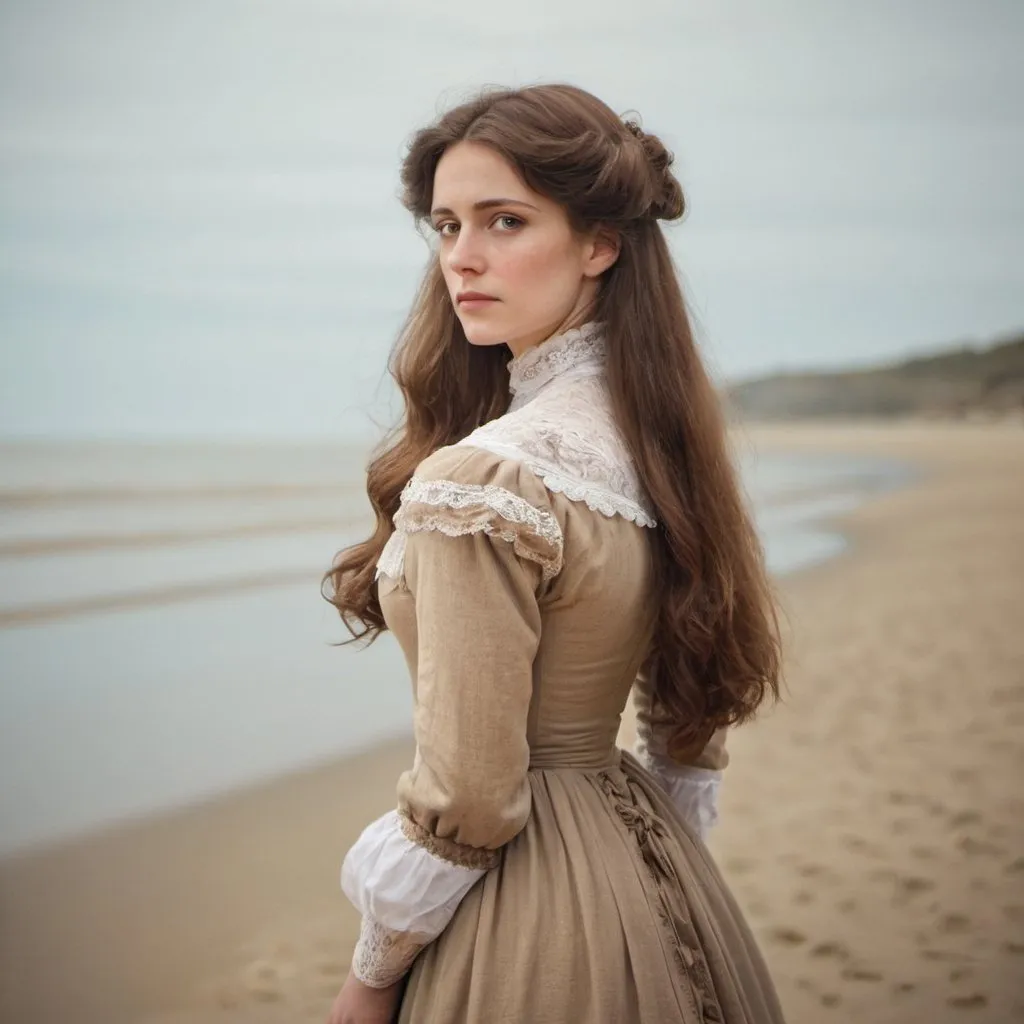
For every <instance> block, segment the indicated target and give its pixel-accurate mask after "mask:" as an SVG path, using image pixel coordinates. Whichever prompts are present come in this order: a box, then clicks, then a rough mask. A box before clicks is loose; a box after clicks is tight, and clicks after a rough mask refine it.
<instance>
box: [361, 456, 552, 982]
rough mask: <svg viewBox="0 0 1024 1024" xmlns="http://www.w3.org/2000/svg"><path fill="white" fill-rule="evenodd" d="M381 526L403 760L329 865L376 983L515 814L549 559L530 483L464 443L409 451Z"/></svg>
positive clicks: (517, 822)
mask: <svg viewBox="0 0 1024 1024" xmlns="http://www.w3.org/2000/svg"><path fill="white" fill-rule="evenodd" d="M395 526H396V534H395V536H396V537H399V538H400V539H398V540H395V539H394V538H393V540H394V544H393V545H392V547H391V550H390V551H389V552H387V553H386V554H387V557H386V558H385V557H383V556H382V566H386V569H387V573H388V574H389V575H393V576H396V577H399V578H400V579H401V584H402V585H403V586H405V587H407V588H408V590H409V592H410V594H411V595H412V597H413V600H414V604H415V621H416V633H417V641H416V651H415V678H414V686H415V718H414V728H415V737H416V748H417V749H416V757H415V761H414V763H413V766H412V767H411V768H410V769H409V770H408V771H407V772H405V773H404V774H403V775H402V777H401V778H400V780H399V782H398V807H397V810H395V811H393V812H391V813H390V814H388V815H385V816H384V817H383V818H381V819H380V820H379V821H377V822H374V823H373V824H372V825H371V826H370V827H369V828H368V829H367V830H366V831H365V832H364V833H363V835H362V836H361V837H360V839H359V840H358V841H357V842H356V844H355V846H353V848H352V849H351V850H350V851H349V854H348V856H347V857H346V859H345V864H344V866H343V868H342V886H343V888H344V890H345V892H346V894H347V895H348V897H349V898H350V899H351V900H352V902H353V903H354V904H355V906H356V907H357V908H358V909H359V910H360V911H361V912H362V915H363V927H362V933H361V938H360V942H359V944H358V946H357V948H356V953H355V957H354V960H353V969H354V970H355V973H356V974H357V976H358V977H359V978H360V979H361V980H362V981H364V982H365V983H367V984H370V985H374V986H378V987H380V986H384V985H388V984H391V983H393V982H394V981H396V980H398V979H399V978H401V976H402V975H403V974H404V973H405V972H406V971H407V970H408V968H409V966H410V964H411V962H412V960H413V959H414V958H415V956H416V954H417V953H418V952H419V950H420V949H421V948H422V947H423V946H424V945H425V944H426V943H428V942H430V941H432V940H433V939H434V938H436V936H437V935H438V934H440V932H441V931H442V930H443V929H444V928H445V926H446V925H447V924H448V921H449V920H450V919H451V917H452V915H453V914H454V913H455V910H456V909H457V907H458V904H459V902H460V901H461V900H462V899H463V898H464V897H465V895H466V893H467V892H468V891H469V889H470V888H472V886H473V885H474V884H475V883H476V882H477V881H478V880H479V878H480V877H481V876H482V875H483V874H484V873H485V872H486V871H488V870H489V869H490V868H492V867H494V866H495V865H496V864H497V862H498V859H499V851H500V849H501V847H502V846H503V845H504V844H506V843H508V842H509V841H510V840H511V839H513V838H514V837H515V836H516V834H517V833H518V832H519V831H520V830H521V829H522V828H523V826H524V825H525V824H526V820H527V818H528V817H529V814H530V786H529V781H528V777H527V770H528V767H529V759H530V749H529V744H528V741H527V718H528V715H529V709H530V701H531V697H532V693H533V663H534V658H535V656H536V653H537V649H538V645H539V642H540V631H541V614H540V608H539V604H538V601H539V599H540V597H541V596H542V595H543V593H544V590H545V588H546V586H547V584H548V581H549V580H550V579H552V578H553V577H554V576H555V575H557V573H558V571H559V570H560V568H561V561H562V534H561V527H560V525H559V523H558V521H557V519H556V518H555V515H554V513H553V511H552V509H551V505H550V500H549V496H548V493H547V491H546V490H545V488H544V486H543V484H542V483H541V482H540V480H538V479H537V478H536V477H534V476H533V475H532V474H531V473H530V472H529V471H528V470H526V469H524V468H523V467H521V466H520V465H519V464H517V463H513V462H510V461H507V460H502V459H499V458H498V457H497V456H494V455H491V454H489V453H486V452H481V451H479V450H476V449H469V448H451V449H442V450H441V451H440V452H438V453H436V454H435V455H434V456H431V458H430V459H428V460H427V461H426V462H425V463H423V464H422V465H421V466H420V467H419V469H418V470H417V473H416V475H415V476H414V478H413V479H412V480H411V481H410V483H409V486H408V487H407V488H406V489H405V491H404V492H403V496H402V502H401V507H400V509H399V512H398V514H397V515H396V517H395ZM396 549H397V550H396Z"/></svg>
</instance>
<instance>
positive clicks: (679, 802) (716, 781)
mask: <svg viewBox="0 0 1024 1024" xmlns="http://www.w3.org/2000/svg"><path fill="white" fill-rule="evenodd" d="M633 703H634V708H635V710H636V743H635V745H634V747H633V753H634V754H635V755H636V757H637V759H638V760H639V761H640V763H641V764H642V765H643V766H644V767H645V768H646V769H647V770H648V771H649V772H650V773H651V774H652V775H653V776H654V777H655V778H656V779H657V780H658V782H659V783H660V784H661V787H662V789H664V790H665V792H666V793H667V794H668V796H669V798H670V799H671V800H672V802H673V803H674V804H675V806H676V808H677V810H678V811H679V813H680V814H681V815H682V816H683V818H684V819H685V820H686V821H687V822H689V824H690V826H691V827H692V828H693V830H694V831H695V832H696V833H697V834H698V835H699V836H700V837H701V839H707V837H708V832H709V831H710V830H711V828H712V827H713V826H714V825H715V824H716V823H717V821H718V789H719V786H720V785H721V782H722V773H723V771H724V769H725V767H726V766H727V765H728V763H729V752H728V750H726V737H727V735H728V730H727V729H719V730H717V731H716V732H714V733H712V734H711V736H710V738H709V739H708V741H707V742H706V743H705V744H703V745H702V746H701V747H700V749H697V750H694V751H693V752H692V754H691V755H689V756H688V757H686V758H684V759H682V760H677V759H675V758H673V757H672V756H671V755H670V754H669V752H668V742H667V736H666V735H665V728H664V726H663V725H660V724H658V723H656V722H655V721H654V714H653V706H654V700H653V692H652V686H651V680H650V679H649V678H648V676H647V675H646V674H645V673H643V672H642V673H641V674H640V675H639V676H637V679H636V682H635V683H634V686H633Z"/></svg>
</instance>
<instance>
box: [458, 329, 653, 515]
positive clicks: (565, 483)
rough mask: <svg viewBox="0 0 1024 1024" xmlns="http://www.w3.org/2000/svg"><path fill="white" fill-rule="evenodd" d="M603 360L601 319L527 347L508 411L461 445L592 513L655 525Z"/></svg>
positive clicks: (517, 365) (516, 367)
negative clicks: (518, 466)
mask: <svg viewBox="0 0 1024 1024" xmlns="http://www.w3.org/2000/svg"><path fill="white" fill-rule="evenodd" d="M605 359H606V354H605V341H604V324H603V323H601V322H599V321H592V322H590V323H586V324H583V325H582V326H581V327H577V328H574V329H572V330H570V331H566V332H565V333H564V334H559V335H556V336H555V337H553V338H549V339H548V340H547V341H545V342H543V343H542V344H540V345H538V346H537V347H536V348H532V349H529V350H528V351H527V352H524V353H523V354H522V355H521V356H518V357H517V358H515V359H513V360H512V362H511V363H510V365H509V385H510V387H511V389H512V392H513V399H512V403H511V405H510V406H509V410H508V412H507V413H505V415H504V416H499V417H498V418H497V419H493V420H490V421H489V422H487V423H485V424H483V426H481V427H477V429H476V430H474V431H473V432H472V433H471V434H470V435H469V436H468V437H465V438H463V439H462V440H461V441H458V442H457V445H459V446H466V447H472V448H482V449H484V450H486V451H490V452H492V453H493V454H495V455H498V456H500V457H501V458H507V459H515V460H516V461H518V462H521V463H522V464H523V465H525V466H526V467H527V468H528V469H530V470H531V471H532V472H534V473H535V474H536V475H537V476H539V477H540V478H541V479H542V480H543V481H544V483H545V485H546V486H547V488H548V489H549V490H551V491H558V492H559V493H561V494H564V495H565V496H566V497H568V498H570V499H571V500H572V501H582V502H584V503H585V504H586V505H587V506H588V507H589V508H591V509H593V510H594V511H595V512H601V513H603V514H604V515H606V516H616V515H618V516H623V517H624V518H626V519H630V520H632V521H633V522H634V523H637V524H639V525H640V526H648V527H650V526H655V525H656V521H655V518H654V509H653V508H652V507H651V504H650V502H649V500H648V499H647V496H646V495H645V494H644V491H643V488H642V486H641V484H640V480H639V477H638V476H637V472H636V466H635V465H634V464H633V460H632V458H631V456H630V454H629V451H628V449H627V447H626V444H625V441H624V440H623V438H622V435H621V433H620V431H619V428H618V425H617V423H616V422H615V416H614V414H613V412H612V408H611V396H610V395H609V394H608V387H607V380H606V378H605V374H604V367H605Z"/></svg>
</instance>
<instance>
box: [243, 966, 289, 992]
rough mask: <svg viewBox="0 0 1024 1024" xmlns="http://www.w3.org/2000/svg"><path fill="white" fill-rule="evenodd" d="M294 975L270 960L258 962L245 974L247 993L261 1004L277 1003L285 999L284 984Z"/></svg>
mask: <svg viewBox="0 0 1024 1024" xmlns="http://www.w3.org/2000/svg"><path fill="white" fill-rule="evenodd" d="M292 973H294V972H292V971H290V970H289V969H288V968H287V967H284V968H282V967H281V966H280V965H278V964H273V963H271V962H270V961H268V960H257V961H255V962H254V963H251V964H249V966H248V967H246V969H245V971H244V972H243V979H244V984H245V990H246V992H247V993H248V994H249V995H250V996H251V997H252V998H253V999H255V1000H257V1001H258V1002H261V1003H276V1002H278V1001H279V1000H280V999H282V998H283V995H284V993H283V992H282V982H283V981H285V980H286V978H287V977H289V976H290V975H291V974H292Z"/></svg>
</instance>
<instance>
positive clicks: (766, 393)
mask: <svg viewBox="0 0 1024 1024" xmlns="http://www.w3.org/2000/svg"><path fill="white" fill-rule="evenodd" d="M726 401H727V404H728V405H729V407H730V410H731V411H732V412H733V413H734V414H735V415H737V416H740V417H742V418H743V419H752V420H762V419H765V420H777V419H797V418H804V417H835V418H839V417H845V418H849V417H858V416H866V417H867V416H871V417H877V416H932V417H956V418H962V417H967V416H1013V417H1022V418H1024V333H1021V334H1018V335H1015V336H1013V337H1011V338H1010V339H1008V340H1005V341H1001V342H999V343H997V344H994V345H991V346H990V347H987V348H970V347H964V348H960V349H956V350H954V351H949V352H944V353H941V354H939V355H932V356H926V357H924V358H919V359H909V360H907V361H906V362H902V363H896V364H892V365H888V366H879V367H874V368H871V369H867V370H851V371H847V372H843V373H791V374H778V375H774V376H770V377H761V378H759V379H756V380H748V381H743V382H740V383H738V384H734V385H732V386H731V387H729V388H727V389H726Z"/></svg>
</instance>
